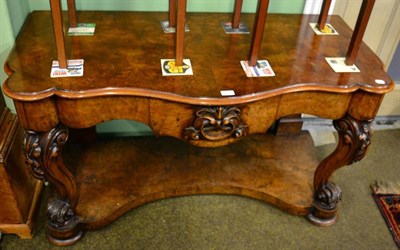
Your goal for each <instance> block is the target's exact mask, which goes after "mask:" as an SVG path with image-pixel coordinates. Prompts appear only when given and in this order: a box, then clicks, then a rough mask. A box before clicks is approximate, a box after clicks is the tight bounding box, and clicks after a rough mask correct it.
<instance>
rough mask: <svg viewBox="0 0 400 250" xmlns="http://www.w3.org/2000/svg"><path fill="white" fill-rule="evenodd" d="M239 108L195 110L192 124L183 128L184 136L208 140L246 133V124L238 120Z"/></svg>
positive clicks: (239, 135)
mask: <svg viewBox="0 0 400 250" xmlns="http://www.w3.org/2000/svg"><path fill="white" fill-rule="evenodd" d="M239 116H240V109H239V108H236V107H207V108H202V109H200V110H198V111H197V112H196V117H197V118H196V120H195V121H194V124H193V126H191V127H188V128H186V129H185V135H186V138H189V139H192V140H199V139H206V140H210V141H218V140H224V139H227V138H229V137H235V138H238V137H241V136H244V135H246V132H247V125H245V124H243V123H242V121H241V120H240V117H239Z"/></svg>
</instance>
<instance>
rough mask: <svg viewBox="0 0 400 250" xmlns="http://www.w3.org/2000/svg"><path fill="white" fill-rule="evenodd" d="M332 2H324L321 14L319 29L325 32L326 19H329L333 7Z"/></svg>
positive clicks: (325, 0)
mask: <svg viewBox="0 0 400 250" xmlns="http://www.w3.org/2000/svg"><path fill="white" fill-rule="evenodd" d="M331 3H332V0H324V2H323V3H322V8H321V13H320V14H319V18H318V23H317V28H318V29H319V30H323V29H324V28H325V25H326V19H327V18H328V13H329V8H330V7H331Z"/></svg>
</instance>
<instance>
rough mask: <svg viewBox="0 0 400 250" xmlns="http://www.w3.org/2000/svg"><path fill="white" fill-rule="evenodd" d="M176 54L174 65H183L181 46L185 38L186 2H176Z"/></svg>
mask: <svg viewBox="0 0 400 250" xmlns="http://www.w3.org/2000/svg"><path fill="white" fill-rule="evenodd" d="M176 16H177V18H176V20H177V24H176V53H175V65H176V66H182V65H183V44H184V38H185V16H186V0H178V11H177V14H176Z"/></svg>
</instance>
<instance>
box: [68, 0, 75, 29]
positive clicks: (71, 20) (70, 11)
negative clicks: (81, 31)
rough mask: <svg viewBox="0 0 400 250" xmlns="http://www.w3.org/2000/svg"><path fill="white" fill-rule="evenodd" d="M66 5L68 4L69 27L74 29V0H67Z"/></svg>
mask: <svg viewBox="0 0 400 250" xmlns="http://www.w3.org/2000/svg"><path fill="white" fill-rule="evenodd" d="M67 3H68V15H69V26H70V27H72V28H75V27H76V25H77V20H76V7H75V0H68V1H67Z"/></svg>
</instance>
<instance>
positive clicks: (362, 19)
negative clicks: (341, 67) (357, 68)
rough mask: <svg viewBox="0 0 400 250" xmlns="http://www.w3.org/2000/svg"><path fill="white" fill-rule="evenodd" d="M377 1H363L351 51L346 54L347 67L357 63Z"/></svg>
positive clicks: (351, 42) (352, 39) (350, 47)
mask: <svg viewBox="0 0 400 250" xmlns="http://www.w3.org/2000/svg"><path fill="white" fill-rule="evenodd" d="M374 4H375V0H363V2H362V5H361V9H360V13H359V14H358V18H357V23H356V26H355V28H354V32H353V36H352V37H351V41H350V45H349V49H348V50H347V54H346V61H345V63H346V64H347V65H353V64H354V62H355V61H356V57H357V55H358V51H359V49H360V46H361V43H362V39H363V36H364V33H365V30H366V29H367V24H368V21H369V18H370V16H371V12H372V9H373V7H374Z"/></svg>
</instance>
